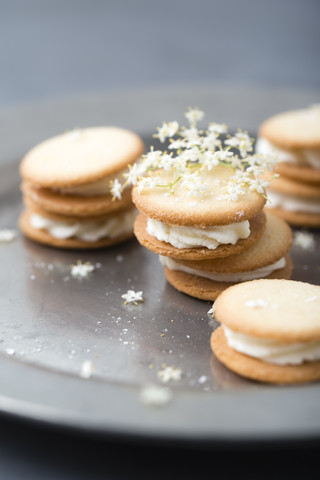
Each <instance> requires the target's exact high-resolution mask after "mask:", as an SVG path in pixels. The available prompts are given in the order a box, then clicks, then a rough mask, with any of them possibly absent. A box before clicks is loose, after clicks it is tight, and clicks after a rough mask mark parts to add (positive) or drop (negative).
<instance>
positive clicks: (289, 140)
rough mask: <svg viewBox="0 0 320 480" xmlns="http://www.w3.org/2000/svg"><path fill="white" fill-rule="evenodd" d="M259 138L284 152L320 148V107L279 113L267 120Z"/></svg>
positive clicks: (260, 130)
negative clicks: (264, 139)
mask: <svg viewBox="0 0 320 480" xmlns="http://www.w3.org/2000/svg"><path fill="white" fill-rule="evenodd" d="M259 136H260V137H263V138H266V139H267V140H269V142H271V143H272V144H274V145H275V146H276V147H279V148H280V149H284V150H298V149H319V148H320V107H319V106H314V107H310V108H306V109H300V110H292V111H289V112H284V113H279V114H277V115H274V116H272V117H270V118H268V119H267V120H265V121H264V122H263V123H262V124H261V126H260V128H259Z"/></svg>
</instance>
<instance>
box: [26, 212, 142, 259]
mask: <svg viewBox="0 0 320 480" xmlns="http://www.w3.org/2000/svg"><path fill="white" fill-rule="evenodd" d="M30 214H31V213H30V212H29V211H27V210H24V211H23V212H22V214H21V215H20V218H19V227H20V229H21V231H22V232H23V233H24V235H25V236H26V237H28V238H29V239H31V240H33V241H35V242H37V243H41V244H43V245H47V246H50V247H56V248H65V249H68V250H70V249H73V250H89V249H97V248H102V247H111V246H112V245H116V244H118V243H122V242H124V241H125V240H128V239H129V238H132V237H133V232H132V233H131V232H130V233H127V234H124V235H120V236H119V237H115V238H109V237H105V238H101V239H100V240H98V241H96V242H85V241H83V240H78V239H76V238H65V239H60V238H55V237H52V236H51V235H50V234H49V233H48V232H46V231H45V230H38V229H36V228H33V227H32V226H31V224H30Z"/></svg>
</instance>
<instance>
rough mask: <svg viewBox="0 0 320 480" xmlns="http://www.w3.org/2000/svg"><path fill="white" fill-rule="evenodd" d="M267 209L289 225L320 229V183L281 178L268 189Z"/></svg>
mask: <svg viewBox="0 0 320 480" xmlns="http://www.w3.org/2000/svg"><path fill="white" fill-rule="evenodd" d="M267 191H268V200H269V201H268V203H267V204H266V209H267V210H270V211H272V212H273V213H274V214H275V215H278V216H279V217H281V218H283V219H285V220H286V221H287V222H288V223H290V224H291V225H295V226H303V227H310V228H312V227H320V183H319V184H316V183H306V182H302V181H296V180H293V179H291V178H289V177H285V176H283V175H282V176H280V177H279V178H277V179H275V180H273V182H272V183H271V184H270V185H269V187H268V189H267Z"/></svg>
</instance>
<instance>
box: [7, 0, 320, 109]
mask: <svg viewBox="0 0 320 480" xmlns="http://www.w3.org/2000/svg"><path fill="white" fill-rule="evenodd" d="M319 17H320V2H319V0H268V1H261V0H223V1H216V0H193V1H191V0H161V1H159V0H158V1H154V0H149V1H148V0H131V1H130V0H91V1H90V0H52V1H50V0H1V1H0V66H1V67H0V68H1V70H0V72H1V74H0V108H1V107H11V106H13V105H19V104H21V103H23V102H29V101H31V102H32V101H34V100H41V99H47V98H54V97H56V96H70V95H74V94H79V93H81V94H87V93H92V92H97V91H105V90H108V91H110V90H119V89H120V90H121V89H127V88H140V89H141V88H142V89H143V88H145V87H150V86H162V85H164V84H165V85H172V84H175V85H181V84H190V83H196V82H202V83H203V82H207V83H222V84H224V85H225V84H231V85H239V84H245V85H268V86H271V87H274V88H277V87H281V86H289V87H299V88H306V89H308V88H319V87H320V29H319Z"/></svg>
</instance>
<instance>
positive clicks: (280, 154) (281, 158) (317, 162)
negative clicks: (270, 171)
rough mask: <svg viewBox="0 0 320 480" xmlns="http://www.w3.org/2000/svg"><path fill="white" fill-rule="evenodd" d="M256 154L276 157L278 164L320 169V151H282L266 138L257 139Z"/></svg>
mask: <svg viewBox="0 0 320 480" xmlns="http://www.w3.org/2000/svg"><path fill="white" fill-rule="evenodd" d="M256 153H261V154H265V155H276V156H277V160H278V162H288V163H294V164H295V165H301V166H303V165H308V166H310V167H312V168H316V169H320V150H316V149H314V150H308V149H301V150H299V151H298V152H293V151H289V150H282V149H280V148H278V147H276V146H275V145H273V144H272V143H271V142H269V140H267V139H266V138H262V137H260V138H258V139H257V143H256Z"/></svg>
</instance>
